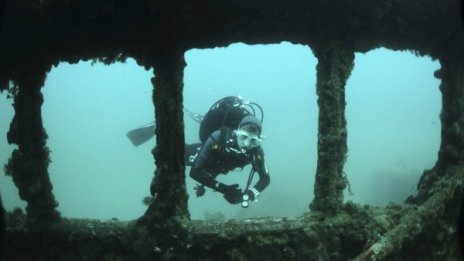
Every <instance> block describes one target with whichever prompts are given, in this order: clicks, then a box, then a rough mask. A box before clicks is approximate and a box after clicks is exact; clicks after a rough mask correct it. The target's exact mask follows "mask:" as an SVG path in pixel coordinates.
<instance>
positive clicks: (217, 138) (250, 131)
mask: <svg viewBox="0 0 464 261" xmlns="http://www.w3.org/2000/svg"><path fill="white" fill-rule="evenodd" d="M257 109H259V112H260V116H261V119H260V120H259V119H258V118H257V115H256V113H257ZM187 114H188V115H189V116H190V117H191V118H193V119H194V120H195V121H197V122H200V124H201V125H200V141H201V143H194V144H187V145H186V146H185V164H186V166H191V170H190V177H192V178H193V179H194V180H196V181H197V182H199V183H200V184H199V185H197V186H196V187H195V190H196V195H197V197H201V196H203V195H204V193H205V191H206V189H205V186H206V187H208V188H210V189H212V190H214V191H217V192H220V193H221V194H223V196H224V198H225V199H226V200H227V201H228V202H229V203H230V204H239V203H241V204H242V207H244V208H247V207H248V206H249V202H250V201H257V198H258V196H259V194H260V193H261V192H262V191H263V190H264V189H265V188H266V187H267V186H268V185H269V183H270V176H269V172H268V169H267V166H266V163H265V160H264V152H263V149H262V147H261V141H262V139H263V136H262V135H261V133H262V121H263V118H264V113H263V111H262V109H261V107H260V106H259V105H258V104H256V103H253V102H246V101H244V100H243V99H242V98H241V97H236V96H228V97H225V98H222V99H220V100H219V101H217V102H216V103H214V104H213V105H212V106H211V108H210V109H209V111H208V112H207V113H206V114H205V115H204V116H203V115H200V114H196V113H193V112H191V111H189V110H187ZM154 126H155V123H153V124H151V125H147V126H144V127H142V128H139V129H135V130H132V131H130V132H128V133H127V136H128V137H129V139H130V140H131V141H132V143H133V144H134V145H135V146H138V145H139V144H141V143H143V142H145V141H146V140H147V139H149V138H150V137H152V136H154V128H155V127H154ZM248 164H251V166H252V168H251V171H250V173H249V177H248V181H247V184H246V186H245V188H244V190H243V191H242V190H241V189H240V188H239V185H238V184H231V185H226V184H224V183H221V182H218V181H216V177H217V176H218V175H220V174H222V175H226V174H227V173H229V172H230V171H232V170H234V169H237V168H241V169H243V168H244V167H245V166H246V165H248ZM256 172H257V173H258V177H259V180H258V181H257V182H256V183H255V184H254V186H252V187H250V185H251V182H252V181H253V177H254V174H255V173H256Z"/></svg>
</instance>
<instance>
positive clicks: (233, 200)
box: [217, 183, 242, 204]
mask: <svg viewBox="0 0 464 261" xmlns="http://www.w3.org/2000/svg"><path fill="white" fill-rule="evenodd" d="M217 190H218V191H219V192H221V193H222V194H224V198H225V199H226V200H227V202H229V203H230V204H238V203H240V202H241V199H242V191H241V190H240V189H239V188H238V184H232V185H226V184H223V183H219V185H218V186H217Z"/></svg>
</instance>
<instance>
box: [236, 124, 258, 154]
mask: <svg viewBox="0 0 464 261" xmlns="http://www.w3.org/2000/svg"><path fill="white" fill-rule="evenodd" d="M235 134H236V135H237V143H238V146H240V148H244V149H251V148H255V147H258V146H259V145H260V144H261V141H262V139H260V138H259V136H258V135H256V134H253V133H250V132H248V131H245V130H242V129H239V130H236V131H235Z"/></svg>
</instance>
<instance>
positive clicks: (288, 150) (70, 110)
mask: <svg viewBox="0 0 464 261" xmlns="http://www.w3.org/2000/svg"><path fill="white" fill-rule="evenodd" d="M185 60H186V63H187V66H186V69H185V71H184V105H185V106H186V107H187V108H189V109H190V110H192V111H194V112H198V113H206V111H207V110H208V109H209V107H210V106H211V105H212V104H213V103H214V102H216V101H217V100H219V99H220V98H222V97H225V96H231V95H239V96H242V97H243V98H244V99H245V100H248V101H253V102H256V103H258V104H259V105H260V106H261V107H262V108H263V109H264V123H263V134H264V135H265V136H266V138H265V140H264V141H263V142H262V146H263V148H264V152H265V156H266V162H267V164H268V167H269V170H270V175H271V183H270V185H269V187H268V188H267V189H266V190H264V191H263V193H262V194H261V196H260V198H259V201H258V202H256V203H252V204H251V205H250V207H249V208H247V209H243V208H241V207H240V205H230V204H228V203H227V202H226V201H225V200H224V198H223V197H222V196H221V194H219V193H217V192H214V191H211V190H207V191H206V194H205V195H204V196H203V197H201V198H197V197H196V196H195V192H194V190H193V188H194V186H195V182H194V180H192V179H191V178H190V177H189V176H188V173H189V171H190V169H189V168H188V167H187V168H186V184H187V189H188V193H189V210H190V213H191V218H192V219H214V218H216V219H221V218H226V219H230V218H248V217H259V216H297V215H300V214H302V213H304V212H306V211H308V204H309V203H310V202H311V200H312V198H313V186H314V176H315V172H316V161H317V128H318V107H317V95H316V90H315V86H316V65H317V59H316V58H315V57H314V55H313V54H312V52H311V49H310V48H309V47H307V46H302V45H293V44H290V43H281V44H274V45H253V46H249V45H245V44H241V43H239V44H233V45H231V46H229V47H227V48H215V49H206V50H198V49H194V50H190V51H188V52H186V54H185ZM439 68H440V65H439V63H438V62H437V61H432V60H431V59H430V58H429V57H417V56H415V55H414V54H413V53H410V52H395V51H391V50H386V49H377V50H374V51H370V52H368V53H366V54H361V53H356V58H355V67H354V69H353V71H352V74H351V76H350V78H349V80H348V82H347V85H346V102H347V107H346V114H345V115H346V120H347V130H348V158H347V162H346V164H345V169H344V172H345V174H346V176H347V178H348V181H349V183H350V190H351V193H350V192H349V191H348V190H347V191H346V193H345V200H352V201H355V202H358V203H362V204H373V205H379V206H384V205H386V204H388V203H389V202H396V203H402V202H403V201H404V200H405V199H406V197H407V196H408V195H411V194H414V193H415V186H416V184H417V181H418V179H419V177H420V175H421V174H422V171H423V170H425V169H429V168H431V167H432V166H433V165H434V163H435V162H436V158H437V153H438V148H439V145H440V120H439V114H440V109H441V95H440V92H439V89H438V85H439V80H438V79H436V78H434V77H433V73H434V71H435V70H437V69H439ZM155 73H156V72H155ZM151 77H153V71H145V70H144V69H143V68H142V67H140V66H138V65H137V64H136V63H135V61H134V60H132V59H128V60H127V62H126V63H117V64H112V65H109V66H106V65H103V64H100V63H96V64H94V65H92V64H91V62H80V63H78V64H67V63H62V64H60V65H59V66H58V67H55V68H53V69H52V71H51V72H50V73H49V74H48V76H47V79H46V81H45V85H44V87H43V88H42V92H43V95H44V104H43V106H42V115H43V121H44V127H45V129H46V131H47V133H48V136H49V138H48V147H49V148H50V150H51V159H52V163H51V164H50V167H49V173H50V178H51V181H52V183H53V192H54V194H55V197H56V199H57V201H58V203H59V206H58V210H59V211H60V212H61V213H62V215H63V216H64V217H76V218H96V219H103V220H106V219H111V218H117V219H120V220H132V219H135V218H138V217H140V216H141V215H142V214H143V213H144V212H145V210H146V206H145V205H144V204H143V203H142V200H143V198H144V197H146V196H149V195H150V192H149V187H150V182H151V179H152V177H153V173H154V170H155V164H154V159H153V156H152V154H151V150H152V148H153V147H154V146H155V139H151V140H150V141H148V142H146V143H144V144H143V145H141V146H139V147H134V146H133V145H132V144H131V143H130V141H129V140H128V139H127V137H126V132H127V131H129V130H131V129H134V128H137V127H141V126H143V125H145V124H148V123H150V122H152V121H153V119H154V109H153V108H154V107H153V104H152V85H151V81H150V78H151ZM11 103H12V100H11V99H7V94H6V93H5V92H4V93H1V94H0V164H1V165H2V166H3V165H4V164H5V163H6V162H7V161H8V158H9V157H10V154H11V151H12V149H13V146H12V145H8V144H7V140H6V133H7V131H8V128H9V124H10V122H11V119H12V117H13V114H14V111H13V108H12V106H11ZM184 122H185V138H186V142H187V143H194V142H198V141H199V137H198V130H199V124H198V123H197V122H195V121H194V120H193V119H191V118H189V117H188V116H185V118H184ZM248 172H249V169H248V168H245V169H244V170H238V171H234V172H231V173H229V174H228V175H227V176H219V177H218V178H219V180H220V181H221V182H224V183H226V184H232V183H238V184H240V186H241V188H243V187H244V186H245V185H246V181H247V179H248ZM0 191H1V194H2V195H1V196H2V199H3V204H4V206H5V208H6V209H7V210H12V209H14V208H15V207H20V208H24V207H25V202H24V201H21V200H20V199H19V196H18V191H17V189H16V187H15V186H14V184H13V182H12V180H11V177H8V176H6V175H4V172H3V168H2V175H0Z"/></svg>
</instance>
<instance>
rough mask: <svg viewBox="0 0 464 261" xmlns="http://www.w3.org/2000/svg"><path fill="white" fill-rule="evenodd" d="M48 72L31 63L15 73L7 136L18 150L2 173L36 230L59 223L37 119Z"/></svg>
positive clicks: (47, 160)
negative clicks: (15, 91)
mask: <svg viewBox="0 0 464 261" xmlns="http://www.w3.org/2000/svg"><path fill="white" fill-rule="evenodd" d="M48 70H49V67H42V66H40V65H39V66H37V64H35V63H34V62H31V64H29V66H27V67H24V68H22V70H20V71H19V72H18V75H17V79H16V82H17V84H18V86H17V87H18V89H17V93H16V94H15V97H14V105H13V106H14V109H15V115H14V118H13V120H12V122H11V125H10V130H9V131H8V135H7V136H8V137H7V138H8V143H10V144H16V145H18V148H17V149H15V150H14V151H13V153H12V155H11V158H10V159H9V161H8V163H7V164H6V166H5V171H6V174H7V175H10V176H12V178H13V181H14V183H15V185H16V187H17V188H18V191H19V196H20V197H21V199H23V200H25V201H26V202H27V207H26V210H27V214H28V217H29V218H30V221H31V222H32V223H34V225H35V226H36V227H38V226H39V225H40V224H50V223H52V222H55V221H58V220H59V219H60V214H59V213H58V211H57V210H56V207H57V205H58V203H57V202H56V201H55V197H54V195H53V193H52V188H53V186H52V184H51V182H50V178H49V176H48V165H49V163H50V151H49V149H48V147H47V145H46V139H47V134H46V132H45V130H44V128H43V124H42V115H41V106H42V103H43V96H42V93H41V90H40V89H41V88H42V85H43V83H44V80H45V75H46V73H47V71H48Z"/></svg>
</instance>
